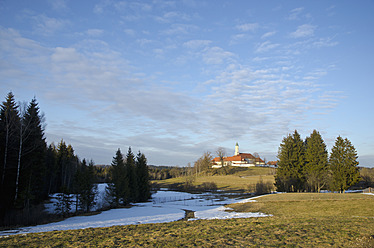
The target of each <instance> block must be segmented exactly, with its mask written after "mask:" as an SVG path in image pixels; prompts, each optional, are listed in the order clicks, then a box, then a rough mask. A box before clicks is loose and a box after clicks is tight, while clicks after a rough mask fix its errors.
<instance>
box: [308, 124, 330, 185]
mask: <svg viewBox="0 0 374 248" xmlns="http://www.w3.org/2000/svg"><path fill="white" fill-rule="evenodd" d="M305 145H306V151H305V161H306V165H305V176H306V183H307V186H308V188H309V190H311V191H313V192H320V190H321V188H322V187H323V186H324V185H325V184H326V181H327V175H328V166H327V162H328V153H327V149H326V144H325V142H324V141H323V139H322V136H321V135H320V133H319V132H318V131H316V130H313V132H312V134H311V135H310V137H307V138H306V139H305Z"/></svg>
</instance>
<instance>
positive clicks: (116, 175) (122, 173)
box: [107, 148, 130, 207]
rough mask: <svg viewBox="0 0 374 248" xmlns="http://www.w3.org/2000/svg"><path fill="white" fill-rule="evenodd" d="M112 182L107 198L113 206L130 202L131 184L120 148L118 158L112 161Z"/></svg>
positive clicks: (117, 153) (109, 185)
mask: <svg viewBox="0 0 374 248" xmlns="http://www.w3.org/2000/svg"><path fill="white" fill-rule="evenodd" d="M110 174H111V180H110V183H108V187H107V198H108V201H109V202H110V204H111V205H112V206H115V207H117V206H118V205H120V204H125V205H126V204H127V203H128V202H129V195H130V193H129V184H128V179H127V171H126V168H125V163H124V160H123V155H122V153H121V150H120V149H119V148H118V150H117V152H116V156H115V157H114V158H113V160H112V168H111V173H110Z"/></svg>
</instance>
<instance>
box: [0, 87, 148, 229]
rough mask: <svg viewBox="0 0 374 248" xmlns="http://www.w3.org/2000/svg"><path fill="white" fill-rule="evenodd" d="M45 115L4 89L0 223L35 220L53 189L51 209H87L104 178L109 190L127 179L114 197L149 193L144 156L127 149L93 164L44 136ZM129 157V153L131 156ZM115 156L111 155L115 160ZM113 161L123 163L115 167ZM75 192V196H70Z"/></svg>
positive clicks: (127, 199) (0, 125) (62, 212)
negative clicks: (55, 199) (106, 161)
mask: <svg viewBox="0 0 374 248" xmlns="http://www.w3.org/2000/svg"><path fill="white" fill-rule="evenodd" d="M44 122H45V120H44V116H43V114H41V112H40V109H39V106H38V103H37V101H36V99H35V98H34V99H32V100H31V101H30V103H28V104H27V103H17V102H16V100H15V97H14V95H13V93H12V92H10V93H8V95H7V96H6V99H5V101H3V102H2V104H1V109H0V199H1V201H0V226H4V225H16V224H22V225H29V224H37V223H39V222H40V219H43V218H44V217H45V216H44V215H45V213H44V211H43V210H44V205H43V201H44V200H46V199H48V197H49V196H50V195H51V194H53V193H59V194H58V202H57V204H56V214H59V215H61V216H66V215H68V214H69V213H70V210H71V207H72V202H73V201H74V202H75V203H76V204H75V206H76V210H75V212H78V211H81V212H88V211H90V209H91V207H92V206H93V205H94V204H95V195H96V193H97V189H96V187H97V186H96V183H97V182H107V183H108V185H109V189H108V199H109V198H110V197H109V196H111V197H112V196H113V195H112V194H113V192H112V190H113V188H117V187H118V185H119V184H126V185H128V186H127V187H128V189H127V191H126V197H125V198H121V199H122V200H121V201H118V200H117V199H116V198H115V197H114V198H113V197H112V201H109V203H111V204H112V203H113V199H114V201H116V203H117V204H112V206H118V204H127V203H128V202H135V201H144V200H147V199H148V198H149V197H150V188H149V176H148V166H147V160H146V157H145V156H144V154H142V153H140V152H139V153H138V155H137V157H136V159H134V156H133V155H132V152H131V149H129V154H128V156H127V158H126V159H123V161H122V162H121V161H119V159H120V158H118V157H117V155H118V152H117V155H116V157H115V158H114V159H113V163H112V166H100V167H98V166H95V165H94V162H93V161H92V160H91V161H87V160H86V159H83V160H80V159H79V158H78V156H77V155H76V154H75V152H74V149H73V147H72V146H71V145H70V144H66V143H65V141H64V140H61V141H60V142H59V143H58V144H57V146H56V145H55V144H53V143H52V144H49V145H48V144H47V142H46V140H45V134H44V131H45V123H44ZM131 155H132V157H129V156H131ZM115 160H116V161H115ZM116 163H123V164H125V165H126V170H124V171H118V170H117V167H116ZM73 198H74V199H73Z"/></svg>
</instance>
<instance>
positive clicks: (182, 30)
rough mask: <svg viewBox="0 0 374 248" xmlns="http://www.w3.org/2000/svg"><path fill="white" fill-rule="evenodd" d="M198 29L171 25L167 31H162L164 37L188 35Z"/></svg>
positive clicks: (187, 25)
mask: <svg viewBox="0 0 374 248" xmlns="http://www.w3.org/2000/svg"><path fill="white" fill-rule="evenodd" d="M198 29H199V28H198V27H197V26H195V25H192V24H172V25H171V26H170V27H169V28H168V29H166V30H164V31H162V34H166V35H178V34H188V33H190V32H193V31H197V30H198Z"/></svg>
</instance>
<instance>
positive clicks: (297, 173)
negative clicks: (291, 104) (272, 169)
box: [275, 130, 305, 192]
mask: <svg viewBox="0 0 374 248" xmlns="http://www.w3.org/2000/svg"><path fill="white" fill-rule="evenodd" d="M278 160H279V162H278V169H277V174H276V176H275V186H276V187H277V190H278V191H285V192H296V191H301V190H303V189H304V182H305V177H304V171H303V170H304V165H305V146H304V142H303V141H302V139H301V138H300V135H299V133H298V132H297V131H296V130H295V132H294V133H293V135H291V134H289V135H288V136H287V137H285V138H283V141H282V143H281V145H280V147H279V150H278Z"/></svg>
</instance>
